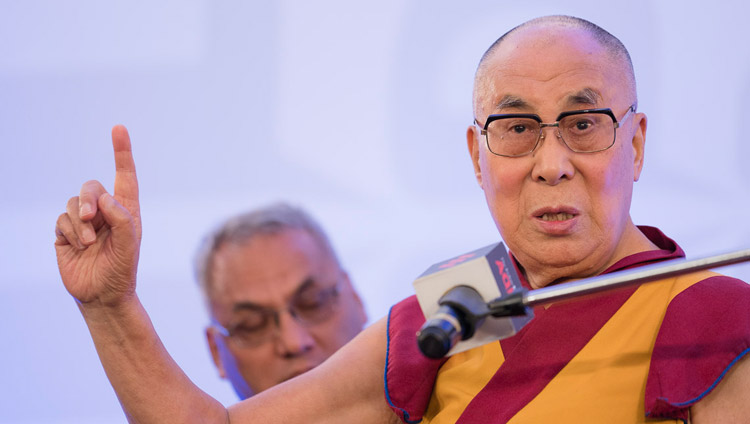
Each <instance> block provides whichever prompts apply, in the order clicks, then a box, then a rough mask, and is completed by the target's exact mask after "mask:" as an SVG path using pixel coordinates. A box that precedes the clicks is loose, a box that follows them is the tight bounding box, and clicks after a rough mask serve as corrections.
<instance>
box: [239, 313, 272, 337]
mask: <svg viewBox="0 0 750 424" xmlns="http://www.w3.org/2000/svg"><path fill="white" fill-rule="evenodd" d="M267 325H268V317H266V316H265V315H264V314H261V313H258V314H248V315H245V316H243V317H242V319H241V320H238V321H237V323H236V324H234V325H232V327H231V328H232V331H234V332H236V333H255V332H260V331H262V330H263V329H264V328H265V327H266V326H267Z"/></svg>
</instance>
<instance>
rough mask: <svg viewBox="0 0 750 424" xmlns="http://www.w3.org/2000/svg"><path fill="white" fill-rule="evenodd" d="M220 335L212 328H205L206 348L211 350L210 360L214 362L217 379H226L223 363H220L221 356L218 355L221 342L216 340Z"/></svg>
mask: <svg viewBox="0 0 750 424" xmlns="http://www.w3.org/2000/svg"><path fill="white" fill-rule="evenodd" d="M218 337H220V334H218V332H217V331H216V329H215V328H213V327H206V341H207V342H208V348H209V349H210V350H211V358H212V359H213V360H214V365H216V369H217V370H218V371H219V377H221V378H224V379H226V378H227V372H226V370H225V369H224V363H223V362H222V361H221V355H220V354H219V343H222V341H219V340H217V338H218Z"/></svg>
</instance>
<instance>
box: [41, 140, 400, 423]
mask: <svg viewBox="0 0 750 424" xmlns="http://www.w3.org/2000/svg"><path fill="white" fill-rule="evenodd" d="M112 144H113V147H114V151H115V165H116V174H115V189H114V195H113V196H111V195H109V194H108V193H107V192H106V191H105V190H104V188H103V187H102V185H101V184H100V183H99V182H98V181H89V182H87V183H85V184H84V185H83V187H82V188H81V192H80V195H79V196H76V197H73V198H71V199H70V200H69V201H68V204H67V208H66V212H65V213H63V214H61V215H60V217H59V218H58V221H57V225H56V228H55V235H56V241H55V250H56V253H57V260H58V266H59V268H60V275H61V277H62V280H63V284H65V288H66V289H67V290H68V292H70V294H71V295H72V296H73V297H74V298H75V299H76V300H77V301H78V305H79V308H80V310H81V313H82V315H83V317H84V319H85V321H86V324H87V325H88V328H89V331H90V332H91V337H92V339H93V341H94V344H95V346H96V349H97V353H98V354H99V358H100V360H101V362H102V365H103V366H104V370H105V371H106V373H107V377H108V378H109V380H110V382H111V384H112V387H113V388H114V389H115V392H116V393H117V396H118V398H119V400H120V403H121V405H122V407H123V410H124V411H125V414H126V416H127V417H128V420H129V421H130V422H138V423H165V422H179V423H189V422H197V423H228V422H229V419H230V416H231V422H232V423H235V424H237V423H273V422H279V423H295V422H299V423H315V422H325V423H330V422H365V423H367V422H372V423H388V422H398V421H397V418H396V417H395V415H394V414H393V413H392V412H391V411H390V409H389V408H388V406H387V404H386V402H385V398H384V394H383V371H384V365H385V343H386V340H385V339H386V325H385V322H384V320H381V321H380V322H378V323H376V324H374V325H373V326H371V327H370V328H368V329H366V330H365V331H363V332H362V334H360V336H358V337H357V338H355V339H354V340H353V341H352V342H351V343H349V345H347V346H346V347H344V348H343V349H342V350H341V351H340V352H338V353H337V354H336V355H334V356H333V357H331V358H330V359H329V360H328V361H326V362H325V363H324V364H322V365H321V366H319V367H318V368H316V369H315V370H313V371H311V372H309V373H306V374H303V375H302V376H300V377H298V378H296V379H293V380H291V381H289V382H286V383H284V384H282V385H280V386H277V387H275V388H273V389H271V390H268V391H266V392H263V393H262V394H260V395H257V396H255V397H253V398H250V399H248V400H245V401H243V402H241V403H240V404H238V405H235V406H233V407H232V408H230V409H229V410H227V409H226V408H224V406H223V405H221V404H220V403H219V402H217V401H216V400H215V399H213V398H211V397H210V396H208V395H207V394H206V393H204V392H203V391H201V390H200V389H199V388H198V387H197V386H195V385H194V384H193V383H192V382H191V381H190V379H189V378H188V377H187V376H186V375H185V374H184V373H183V372H182V370H181V369H180V368H179V367H178V366H177V364H176V363H175V362H174V360H173V359H172V358H171V357H170V356H169V354H168V353H167V351H166V349H165V348H164V346H163V345H162V343H161V341H160V340H159V337H158V335H157V334H156V332H155V331H154V328H153V326H152V324H151V321H150V319H149V317H148V314H147V313H146V311H145V310H144V308H143V306H142V305H141V303H140V301H139V300H138V297H137V295H136V293H135V285H136V270H137V265H138V255H139V249H140V240H141V220H140V207H139V200H138V181H137V178H136V174H135V162H134V160H133V156H132V152H131V147H130V138H129V136H128V133H127V130H125V128H124V127H121V126H117V127H115V128H113V130H112Z"/></svg>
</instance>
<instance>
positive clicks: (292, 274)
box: [206, 229, 366, 398]
mask: <svg viewBox="0 0 750 424" xmlns="http://www.w3.org/2000/svg"><path fill="white" fill-rule="evenodd" d="M211 278H212V281H213V283H212V287H213V289H212V294H211V309H212V312H213V316H214V318H215V320H216V321H217V322H218V323H220V324H221V325H222V326H224V327H226V328H230V329H231V328H238V329H251V328H256V327H257V325H258V320H257V317H258V313H257V312H258V311H259V310H263V311H277V313H278V318H279V319H278V326H276V323H275V322H274V320H273V319H271V320H270V321H269V325H270V326H271V327H273V328H271V330H272V331H271V333H272V335H271V336H270V337H268V338H267V339H266V340H265V341H264V342H263V343H260V344H257V345H247V344H245V345H244V346H243V345H242V343H238V340H236V338H234V337H225V336H223V335H222V334H220V333H219V331H217V329H216V328H213V327H209V328H208V329H207V330H206V335H207V338H208V341H209V345H210V347H211V351H212V354H213V358H214V362H215V363H216V366H217V367H218V369H219V372H220V374H221V376H222V377H223V378H227V379H228V380H230V382H231V383H232V385H233V386H234V388H235V391H237V394H238V395H239V396H240V397H241V398H246V397H249V396H252V395H253V394H254V393H258V392H260V391H263V390H265V389H268V388H270V387H271V386H274V385H276V384H279V383H281V382H283V381H285V380H288V379H290V378H292V377H294V376H296V375H298V374H301V373H303V372H305V371H308V370H310V369H311V368H313V367H315V366H317V365H319V364H320V363H322V362H323V361H324V360H325V359H326V358H328V357H329V356H330V355H331V354H333V353H334V352H335V351H336V350H338V349H339V348H340V347H341V346H343V345H344V344H346V342H348V341H349V340H350V339H351V338H353V337H354V336H355V335H356V334H357V333H358V332H359V331H360V330H361V329H362V326H363V325H364V323H365V321H366V316H365V313H364V310H363V307H362V303H361V301H360V299H359V297H358V296H357V294H356V292H354V290H353V288H352V286H351V283H350V281H349V278H348V276H347V274H346V273H345V272H344V271H342V270H341V269H340V268H339V266H338V265H337V263H336V261H335V260H334V259H333V258H331V256H330V254H329V253H328V252H327V251H326V250H325V249H323V248H321V247H320V245H319V243H318V242H317V241H316V240H315V239H314V238H313V237H312V236H310V234H308V233H307V232H306V231H304V230H297V229H288V230H283V231H281V232H279V233H277V234H268V235H258V236H255V237H253V238H252V239H250V241H249V242H246V243H244V244H241V245H233V244H226V245H224V246H222V247H220V249H219V250H218V251H217V252H216V254H215V256H214V262H213V272H212V275H211ZM337 284H338V295H337V296H336V297H335V300H334V302H333V306H332V309H331V310H330V312H329V313H326V314H324V316H323V317H322V318H318V319H316V320H315V323H314V324H309V323H303V322H301V321H300V319H298V318H295V317H294V316H292V315H291V314H290V313H289V306H290V305H294V306H293V309H295V308H296V310H297V311H303V314H304V313H307V312H305V311H310V310H311V309H310V308H314V307H316V306H315V305H316V303H315V302H316V299H318V298H319V294H320V293H325V292H329V293H330V291H331V289H332V288H333V287H334V286H336V285H337Z"/></svg>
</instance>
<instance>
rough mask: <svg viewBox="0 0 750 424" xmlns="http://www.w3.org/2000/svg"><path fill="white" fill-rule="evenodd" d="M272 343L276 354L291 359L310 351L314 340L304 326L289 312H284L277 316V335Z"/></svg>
mask: <svg viewBox="0 0 750 424" xmlns="http://www.w3.org/2000/svg"><path fill="white" fill-rule="evenodd" d="M274 343H275V345H276V353H277V354H279V355H280V356H283V357H286V358H292V357H295V356H299V355H303V354H305V353H306V352H309V351H310V350H312V348H313V347H314V345H315V340H314V339H313V337H312V335H311V334H310V332H309V331H308V329H307V328H305V326H303V325H302V324H300V322H299V321H297V319H295V318H294V317H293V316H292V314H291V313H289V311H285V312H282V313H280V314H279V321H278V334H277V337H276V339H275V341H274Z"/></svg>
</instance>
